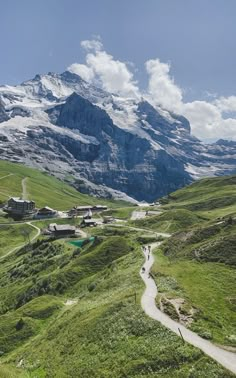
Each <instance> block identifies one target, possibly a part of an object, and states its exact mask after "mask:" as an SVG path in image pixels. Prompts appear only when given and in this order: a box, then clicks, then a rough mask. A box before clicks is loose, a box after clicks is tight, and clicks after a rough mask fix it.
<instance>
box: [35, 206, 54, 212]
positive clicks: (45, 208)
mask: <svg viewBox="0 0 236 378" xmlns="http://www.w3.org/2000/svg"><path fill="white" fill-rule="evenodd" d="M38 211H39V212H41V211H52V212H56V210H54V209H51V207H48V206H45V207H41V209H39V210H38Z"/></svg>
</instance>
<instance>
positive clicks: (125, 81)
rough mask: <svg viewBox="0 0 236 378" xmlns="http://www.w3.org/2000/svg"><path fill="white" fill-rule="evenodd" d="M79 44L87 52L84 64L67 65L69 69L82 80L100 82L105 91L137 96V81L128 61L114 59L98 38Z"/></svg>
mask: <svg viewBox="0 0 236 378" xmlns="http://www.w3.org/2000/svg"><path fill="white" fill-rule="evenodd" d="M81 46H82V47H83V48H84V49H85V51H86V52H87V54H86V58H85V60H86V64H77V63H74V64H72V65H71V66H70V67H68V70H69V71H72V72H74V73H77V74H78V75H80V76H81V77H82V78H83V79H84V80H87V81H90V82H91V81H92V82H94V83H98V84H100V85H101V87H102V88H103V89H104V90H106V91H109V92H112V93H118V94H120V95H122V96H128V97H129V96H135V97H137V96H139V89H138V86H137V82H136V81H135V80H134V75H133V73H132V72H131V71H130V69H129V68H128V63H124V62H121V61H119V60H116V59H114V57H113V56H112V55H110V54H108V53H107V52H106V51H104V49H103V45H102V43H101V41H100V40H91V41H89V40H86V41H82V42H81ZM129 65H130V64H129Z"/></svg>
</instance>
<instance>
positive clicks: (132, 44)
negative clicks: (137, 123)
mask: <svg viewBox="0 0 236 378" xmlns="http://www.w3.org/2000/svg"><path fill="white" fill-rule="evenodd" d="M0 10H1V13H0V35H1V59H0V84H17V83H20V82H22V81H23V80H26V79H29V78H32V77H33V76H35V74H36V73H46V72H48V71H54V72H63V71H64V70H65V69H66V68H67V67H68V66H70V65H71V64H72V63H75V62H77V63H84V62H85V58H86V54H88V51H86V49H83V48H81V45H80V44H81V41H83V40H91V39H94V38H95V37H94V36H100V38H101V41H102V44H103V50H104V51H106V53H108V54H110V55H111V56H112V57H113V58H114V60H119V61H121V62H132V63H133V64H134V66H131V65H130V64H128V65H127V67H128V68H129V70H130V71H132V75H134V76H133V80H134V81H138V87H139V88H140V90H146V88H147V87H148V80H149V79H150V70H149V74H148V73H147V68H145V62H147V61H149V60H151V59H159V61H160V62H163V63H165V64H166V63H168V64H169V72H168V75H169V79H170V80H171V78H174V83H175V85H176V87H177V88H179V89H180V90H181V101H182V100H183V101H184V102H193V101H194V100H197V101H199V100H201V101H203V102H204V101H208V102H209V101H213V100H214V99H215V98H221V97H223V98H224V99H225V98H229V97H230V96H231V97H232V96H235V95H236V93H235V92H236V48H235V47H236V46H235V45H236V39H235V36H236V22H235V14H236V1H235V0H204V1H203V0H146V1H144V0H119V1H115V0H99V1H96V0H86V1H83V0H40V1H39V0H34V1H32V0H0ZM154 73H155V72H154ZM149 84H150V82H149ZM158 90H160V86H158ZM156 92H157V90H156ZM168 95H169V92H168V93H167V94H166V96H168ZM161 104H162V103H161ZM165 104H166V102H164V105H165ZM230 104H231V105H230V106H229V101H228V102H227V106H226V105H224V112H225V109H226V108H227V112H228V113H229V112H230V114H233V113H234V112H235V110H236V105H235V99H234V98H233V106H232V98H231V100H230ZM195 105H196V106H197V104H195ZM202 105H204V104H201V106H202ZM204 106H205V105H204ZM167 107H168V104H167ZM218 108H219V107H218ZM176 109H177V110H178V109H179V108H178V107H176V106H175V107H173V110H176ZM201 109H202V108H201ZM204 109H205V108H204ZM210 110H211V111H213V110H214V109H207V112H208V113H207V116H208V115H209V114H210ZM198 111H199V110H198ZM193 112H195V108H194V109H192V107H190V106H188V110H187V114H186V113H185V112H183V113H184V114H185V115H187V116H189V114H190V118H191V117H192V119H193V122H195V119H196V115H195V116H192V113H193ZM220 112H221V114H220V117H221V119H224V118H225V114H223V112H222V104H221V110H220ZM194 117H195V118H194ZM217 117H218V115H217ZM213 118H214V120H215V119H216V114H214V117H213ZM218 118H219V117H218ZM192 119H191V121H192ZM199 122H202V120H200V121H199V120H198V124H199ZM209 122H211V121H209ZM218 122H219V119H218ZM196 127H198V126H196ZM230 127H231V128H232V127H236V125H235V124H234V123H233V126H232V122H231V124H230ZM211 132H212V130H211ZM208 136H209V137H210V134H209V135H207V134H206V135H205V137H206V138H207V137H208Z"/></svg>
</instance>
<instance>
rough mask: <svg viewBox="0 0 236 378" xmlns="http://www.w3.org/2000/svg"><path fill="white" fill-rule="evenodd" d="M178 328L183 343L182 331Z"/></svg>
mask: <svg viewBox="0 0 236 378" xmlns="http://www.w3.org/2000/svg"><path fill="white" fill-rule="evenodd" d="M178 330H179V333H180V336H181V338H182V341H183V344H185V341H184V338H183V335H182V332H181V331H180V328H178Z"/></svg>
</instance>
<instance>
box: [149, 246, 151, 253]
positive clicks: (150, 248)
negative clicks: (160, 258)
mask: <svg viewBox="0 0 236 378" xmlns="http://www.w3.org/2000/svg"><path fill="white" fill-rule="evenodd" d="M148 252H149V253H150V252H151V246H150V245H149V246H148Z"/></svg>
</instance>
